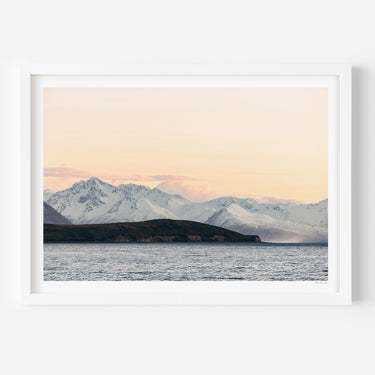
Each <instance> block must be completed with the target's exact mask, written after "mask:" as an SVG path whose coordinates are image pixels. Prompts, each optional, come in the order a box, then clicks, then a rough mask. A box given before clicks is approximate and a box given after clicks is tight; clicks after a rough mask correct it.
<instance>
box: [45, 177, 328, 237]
mask: <svg viewBox="0 0 375 375" xmlns="http://www.w3.org/2000/svg"><path fill="white" fill-rule="evenodd" d="M44 201H45V202H46V203H47V204H48V205H49V206H51V207H52V208H53V209H54V210H56V211H57V212H58V213H59V214H61V215H62V216H64V217H65V218H66V219H67V220H69V221H70V222H71V223H73V224H103V223H120V222H138V221H146V220H153V219H173V220H189V221H196V222H200V223H205V224H210V225H215V226H218V227H222V228H225V229H229V230H232V231H236V232H239V233H242V234H245V235H249V234H257V235H259V236H260V237H261V239H262V241H266V242H328V199H325V200H322V201H320V202H318V203H315V204H293V203H291V202H285V201H279V202H278V201H275V202H272V203H260V202H258V201H256V200H255V199H251V198H245V199H242V198H235V197H221V198H217V199H213V200H210V201H206V202H200V203H198V202H192V201H190V200H188V199H186V198H184V197H182V196H181V195H172V194H168V193H165V192H163V191H161V190H159V189H157V188H153V189H151V188H149V187H146V186H143V185H135V184H123V185H118V186H114V185H111V184H109V183H106V182H103V181H101V180H99V179H98V178H96V177H92V178H90V179H88V180H83V181H80V182H77V183H75V184H74V185H73V186H72V187H70V188H68V189H65V190H62V191H59V192H52V191H50V190H46V191H45V192H44Z"/></svg>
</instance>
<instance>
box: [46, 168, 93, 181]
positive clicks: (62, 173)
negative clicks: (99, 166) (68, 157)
mask: <svg viewBox="0 0 375 375" xmlns="http://www.w3.org/2000/svg"><path fill="white" fill-rule="evenodd" d="M44 176H45V177H79V178H86V177H90V174H89V172H87V171H82V170H80V169H75V168H66V167H55V168H44Z"/></svg>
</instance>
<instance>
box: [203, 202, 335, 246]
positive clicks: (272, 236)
mask: <svg viewBox="0 0 375 375" xmlns="http://www.w3.org/2000/svg"><path fill="white" fill-rule="evenodd" d="M206 223H207V224H211V225H216V226H219V227H223V228H226V229H231V230H234V231H236V232H239V233H243V234H250V233H256V234H258V235H259V236H260V237H261V239H262V241H265V242H327V235H328V234H327V229H326V228H322V227H315V226H311V225H306V224H301V223H298V222H291V221H287V220H280V219H276V218H274V217H272V216H269V215H266V214H262V213H259V212H251V211H247V210H246V209H244V208H242V207H241V206H239V205H238V204H236V203H232V204H229V205H228V206H225V207H222V208H221V209H220V210H218V211H217V212H215V213H214V214H213V215H212V216H211V217H210V218H209V219H208V220H207V221H206Z"/></svg>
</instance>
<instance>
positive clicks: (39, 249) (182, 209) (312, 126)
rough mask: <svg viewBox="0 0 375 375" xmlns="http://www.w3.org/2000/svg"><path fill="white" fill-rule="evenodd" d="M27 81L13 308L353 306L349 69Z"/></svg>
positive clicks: (122, 71) (62, 72) (47, 76)
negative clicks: (18, 298)
mask: <svg viewBox="0 0 375 375" xmlns="http://www.w3.org/2000/svg"><path fill="white" fill-rule="evenodd" d="M21 83H22V86H21V96H22V119H21V122H22V197H21V200H22V209H23V213H22V233H23V234H24V236H23V238H22V252H21V257H20V259H21V275H22V283H21V284H22V302H23V303H28V304H111V305H114V304H125V305H126V304H127V305H138V304H147V305H152V304H169V305H175V304H188V305H192V304H200V305H257V304H258V305H259V304H262V305H263V304H289V305H290V304H295V305H296V304H299V305H301V304H315V305H316V304H350V303H351V67H350V66H349V65H347V64H279V65H267V64H261V65H232V64H230V65H220V64H218V65H204V64H190V65H183V64H179V65H142V64H141V65H121V66H112V65H110V66H102V65H101V66H97V65H84V66H82V65H79V66H77V65H66V66H59V65H53V66H51V65H47V66H25V67H23V68H22V73H21Z"/></svg>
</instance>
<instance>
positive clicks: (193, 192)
mask: <svg viewBox="0 0 375 375" xmlns="http://www.w3.org/2000/svg"><path fill="white" fill-rule="evenodd" d="M157 188H158V189H160V190H162V191H164V192H166V193H168V194H179V195H182V196H183V197H185V198H187V199H189V200H191V201H193V202H204V201H207V200H210V199H214V198H217V196H218V195H217V193H216V192H215V191H214V190H213V189H212V187H211V186H210V185H208V184H206V183H204V182H202V181H199V180H194V179H187V180H184V179H182V178H180V179H171V180H167V181H163V182H162V183H160V184H159V185H158V186H157Z"/></svg>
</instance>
